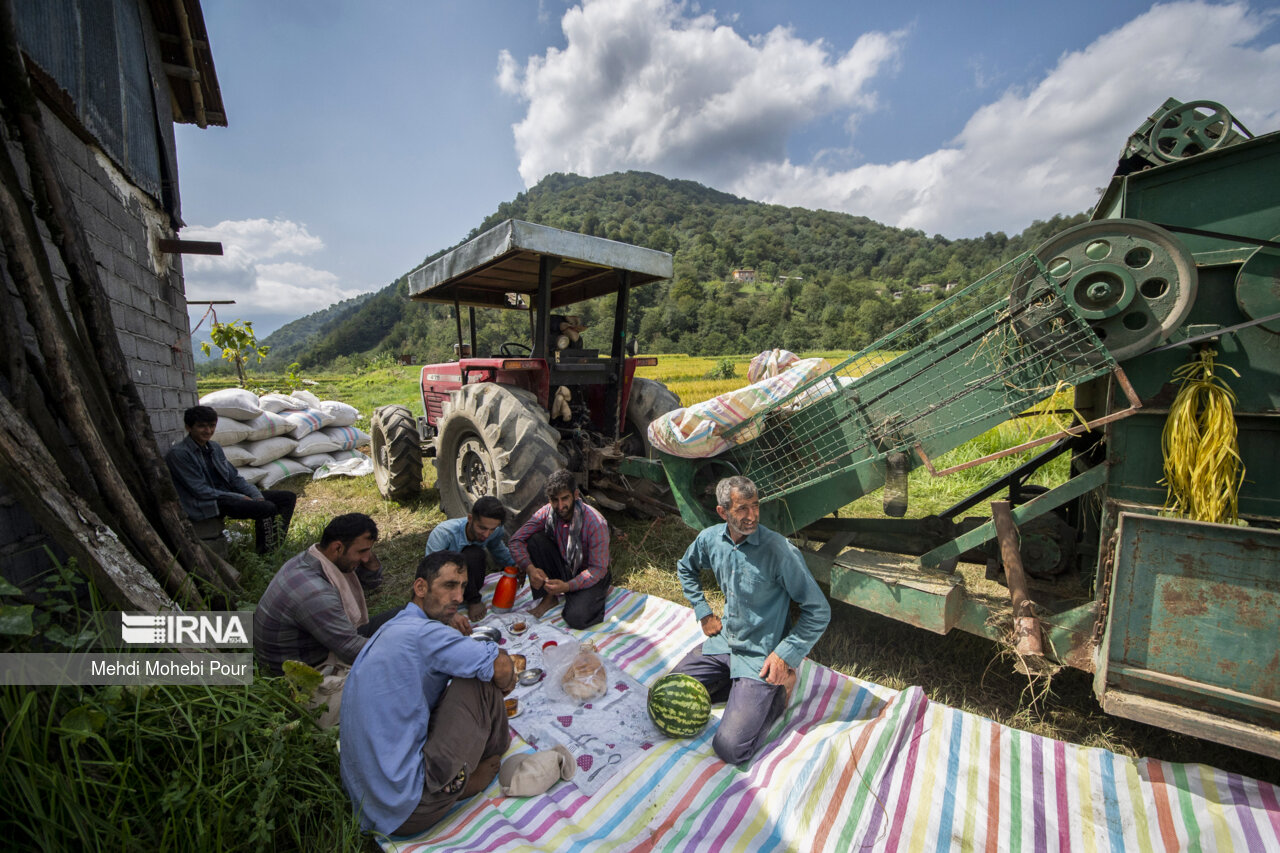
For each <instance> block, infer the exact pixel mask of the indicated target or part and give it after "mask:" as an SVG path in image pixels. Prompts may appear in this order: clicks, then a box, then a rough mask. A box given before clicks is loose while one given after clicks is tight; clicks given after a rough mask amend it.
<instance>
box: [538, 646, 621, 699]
mask: <svg viewBox="0 0 1280 853" xmlns="http://www.w3.org/2000/svg"><path fill="white" fill-rule="evenodd" d="M542 663H543V665H544V666H545V668H546V670H547V680H548V687H549V688H550V689H551V691H552V693H553V695H555V696H557V698H563V699H566V700H568V701H570V702H577V703H579V704H581V703H582V702H590V701H591V700H592V699H599V698H600V697H601V696H603V695H604V694H605V693H606V692H607V691H608V690H609V674H608V672H607V671H606V670H605V664H604V659H603V658H601V657H600V655H599V653H598V652H596V647H595V646H594V645H593V644H591V643H582V644H579V643H576V642H567V643H561V644H560V645H558V646H553V647H551V648H549V649H547V650H546V651H545V652H543V654H542Z"/></svg>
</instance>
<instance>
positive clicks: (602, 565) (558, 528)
mask: <svg viewBox="0 0 1280 853" xmlns="http://www.w3.org/2000/svg"><path fill="white" fill-rule="evenodd" d="M544 494H546V496H547V501H548V503H547V505H546V506H544V507H539V508H538V510H537V512H535V513H534V514H533V515H531V516H530V517H529V520H528V521H526V522H525V523H524V524H523V525H522V526H521V527H520V529H519V530H517V531H516V532H515V535H514V536H512V537H511V553H512V554H513V555H515V558H516V567H517V568H519V569H522V570H523V571H524V572H525V573H526V574H528V576H529V586H530V588H531V589H532V590H533V597H534V598H535V599H539V601H538V603H537V605H535V606H534V608H533V615H534V616H537V617H539V618H540V617H542V615H543V614H545V613H546V612H547V611H548V610H550V609H551V608H552V607H554V606H555V605H556V603H557V602H558V601H559V600H560V596H561V595H563V596H564V597H565V602H564V621H565V622H566V623H568V625H569V627H570V628H587V627H589V626H591V625H594V624H596V623H597V622H599V621H600V620H601V619H603V618H604V604H605V598H606V597H607V596H608V595H609V583H610V582H611V580H612V577H611V576H610V574H609V523H608V522H607V521H605V520H604V516H602V515H601V514H600V513H599V512H597V511H596V510H595V509H593V508H592V507H589V506H587V505H586V504H585V503H583V502H582V496H581V495H580V494H578V485H577V482H576V481H575V480H574V479H573V474H572V473H571V472H569V471H563V470H562V471H555V472H554V473H552V475H551V476H550V477H548V478H547V485H546V487H545V489H544Z"/></svg>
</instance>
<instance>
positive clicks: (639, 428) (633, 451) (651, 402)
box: [622, 378, 680, 512]
mask: <svg viewBox="0 0 1280 853" xmlns="http://www.w3.org/2000/svg"><path fill="white" fill-rule="evenodd" d="M678 408H680V398H679V397H677V396H676V395H675V394H674V393H673V392H672V391H671V389H670V388H668V387H667V386H666V385H663V384H662V383H661V382H658V381H656V380H653V379H640V378H636V379H632V380H631V398H630V399H629V400H628V401H627V431H626V433H625V435H624V436H623V439H622V451H623V452H624V453H626V454H627V455H628V456H644V457H648V458H650V459H652V458H653V457H654V452H653V447H652V445H650V444H649V424H650V423H652V422H653V421H654V420H655V419H656V418H660V417H662V416H663V415H665V414H666V413H667V412H670V411H673V410H675V409H678ZM631 487H632V489H634V490H635V493H636V494H637V495H639V496H641V497H644V498H651V499H653V500H656V501H661V502H662V503H664V504H671V503H674V501H673V500H672V498H671V489H669V488H668V487H667V486H666V485H660V484H658V483H655V482H653V481H651V480H641V479H639V478H634V479H632V481H631ZM642 512H644V510H642ZM649 512H652V511H651V510H650V511H649Z"/></svg>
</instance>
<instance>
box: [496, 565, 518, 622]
mask: <svg viewBox="0 0 1280 853" xmlns="http://www.w3.org/2000/svg"><path fill="white" fill-rule="evenodd" d="M516 586H517V581H516V567H515V566H507V567H506V568H505V569H503V570H502V577H501V578H499V579H498V586H497V588H495V589H494V591H493V609H494V610H496V611H497V612H499V613H506V612H507V611H508V610H510V609H511V606H512V605H513V604H515V603H516Z"/></svg>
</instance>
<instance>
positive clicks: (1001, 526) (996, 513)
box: [991, 501, 1044, 656]
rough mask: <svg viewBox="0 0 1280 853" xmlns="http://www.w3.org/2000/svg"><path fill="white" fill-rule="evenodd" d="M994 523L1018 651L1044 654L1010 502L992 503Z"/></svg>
mask: <svg viewBox="0 0 1280 853" xmlns="http://www.w3.org/2000/svg"><path fill="white" fill-rule="evenodd" d="M991 519H992V521H994V522H995V525H996V538H997V540H998V541H999V542H1000V560H1001V562H1002V563H1004V576H1005V580H1006V581H1007V582H1008V585H1009V595H1010V597H1011V598H1012V599H1013V634H1014V649H1015V650H1016V651H1017V652H1018V654H1020V655H1035V656H1040V655H1043V654H1044V647H1043V645H1042V644H1041V640H1040V620H1039V619H1037V618H1036V615H1035V610H1034V609H1033V607H1032V604H1031V598H1030V596H1028V595H1027V575H1026V572H1024V571H1023V570H1022V552H1021V551H1020V550H1019V547H1018V525H1017V523H1016V522H1015V521H1014V520H1013V508H1012V506H1011V505H1010V504H1009V502H1008V501H992V502H991Z"/></svg>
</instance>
